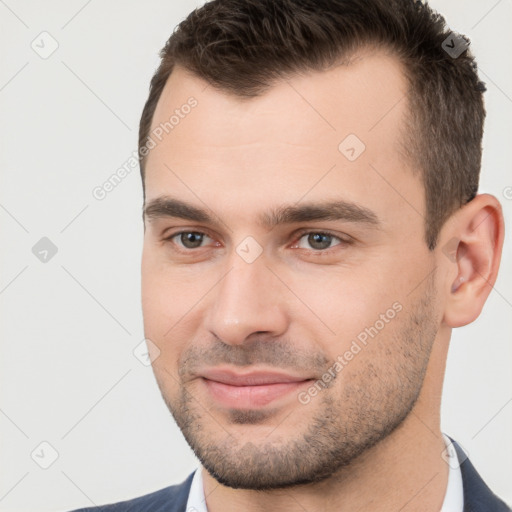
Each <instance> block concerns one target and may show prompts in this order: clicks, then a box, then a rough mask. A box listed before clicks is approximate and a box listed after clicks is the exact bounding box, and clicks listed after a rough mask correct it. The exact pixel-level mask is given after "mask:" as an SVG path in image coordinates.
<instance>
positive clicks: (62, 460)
mask: <svg viewBox="0 0 512 512" xmlns="http://www.w3.org/2000/svg"><path fill="white" fill-rule="evenodd" d="M202 3H203V2H200V1H197V2H196V1H185V0H180V1H177V0H172V1H171V0H167V1H163V0H150V1H145V2H142V1H139V2H134V1H129V2H127V1H124V2H122V1H121V0H110V1H108V2H99V1H97V0H96V1H95V0H92V1H91V0H89V1H84V0H73V1H64V0H54V1H47V2H36V1H34V0H32V1H26V2H22V1H20V0H5V1H3V0H0V20H1V26H0V38H1V48H2V58H1V62H2V65H1V68H0V103H1V117H0V119H1V132H0V141H1V151H0V165H1V170H2V173H1V183H0V193H1V197H0V223H1V226H0V227H1V240H2V249H3V250H2V256H3V259H2V264H1V268H0V302H1V311H2V322H1V334H2V338H1V342H2V348H1V350H2V352H1V354H2V355H1V360H0V364H1V383H0V386H1V387H0V390H1V406H0V429H1V432H0V434H1V437H0V438H1V441H2V442H1V463H2V466H1V467H2V473H1V478H0V510H2V511H31V512H34V511H56V510H68V509H72V508H75V507H78V506H87V505H91V504H93V503H95V504H102V503H105V502H109V501H116V500H120V499H126V498H129V497H134V496H137V495H141V494H144V493H147V492H150V491H153V490H156V489H159V488H161V487H164V486H167V485H169V484H171V483H177V482H181V481H182V480H183V479H184V478H185V477H186V476H187V475H188V474H189V473H190V472H191V471H192V470H193V469H194V468H195V467H196V466H197V461H196V459H195V458H194V456H193V454H192V453H191V451H190V449H189V448H188V446H187V444H186V443H185V441H184V439H183V438H182V436H181V433H180V432H179V430H178V428H177V427H176V426H175V424H174V422H173V420H172V418H171V416H170V414H169V412H168V411H167V409H166V407H165V405H164V403H163V401H162V399H161V397H160V393H159V391H158V388H157V386H156V383H155V381H154V378H153V374H152V371H151V369H150V367H145V366H143V365H142V364H141V363H140V362H139V361H138V360H137V359H136V358H135V357H134V355H133V353H132V351H133V350H134V348H135V347H136V346H137V345H138V344H139V343H140V342H141V340H143V337H144V336H143V326H142V315H141V306H140V297H139V296H140V269H139V267H140V255H141V247H142V233H143V232H142V221H141V204H142V191H141V184H140V178H139V174H138V169H135V170H134V171H132V172H131V173H130V174H129V175H128V176H127V177H126V178H125V179H124V181H123V182H122V183H121V184H120V185H119V186H118V187H117V188H116V189H115V190H114V191H112V192H111V193H110V194H109V195H108V196H107V197H106V198H105V199H104V200H103V201H98V200H96V199H95V198H94V197H93V196H92V190H93V188H94V187H96V186H98V185H101V184H102V183H103V182H104V181H105V180H107V179H108V178H109V176H110V175H111V174H112V173H114V172H115V171H116V169H118V168H119V167H120V166H122V165H123V164H124V163H125V162H126V161H127V160H128V159H129V158H130V156H132V155H133V152H134V151H135V150H136V147H137V129H138V122H139V117H140V114H141V110H142V106H143V104H144V101H145V100H146V97H147V92H148V86H149V81H150V78H151V76H152V73H153V72H154V70H155V68H156V66H157V64H158V55H157V53H158V51H159V50H160V48H161V47H162V46H163V44H164V42H165V41H166V40H167V38H168V37H169V35H170V34H171V31H172V30H173V28H174V27H175V25H176V24H177V23H178V22H179V21H181V20H182V19H183V18H184V17H185V16H186V14H187V13H188V12H189V11H191V10H192V9H193V8H195V7H197V6H198V5H200V4H202ZM432 5H434V6H435V7H436V8H438V9H439V10H440V12H441V13H443V14H444V15H445V16H446V18H447V19H448V22H449V24H450V26H451V28H452V29H453V30H455V31H459V32H463V33H465V34H467V35H469V37H470V38H471V41H472V47H473V51H474V52H475V53H476V55H477V58H478V63H479V68H480V73H481V76H482V78H483V79H484V81H485V82H486V83H487V86H488V92H487V93H486V106H487V110H488V117H487V121H486V132H485V140H484V148H485V150H484V159H483V175H482V180H481V191H485V192H490V193H492V194H494V195H496V196H497V197H498V198H499V199H500V200H501V201H502V203H503V207H504V211H505V217H506V219H508V221H509V222H510V219H511V214H512V200H511V199H510V198H511V197H512V189H510V188H508V189H507V187H511V186H512V176H511V173H510V169H511V163H512V158H511V146H512V145H511V141H510V131H511V120H512V99H511V97H512V73H511V65H510V60H509V52H510V48H511V46H512V45H511V43H512V37H511V30H510V22H511V18H512V17H511V13H512V6H511V0H501V1H495V0H490V1H481V0H478V1H477V0H473V1H463V0H459V1H451V0H450V1H448V0H436V1H433V2H432ZM42 31H47V32H48V33H49V34H51V36H52V37H53V38H54V39H55V40H56V41H57V42H58V45H59V47H58V49H57V50H56V51H55V52H54V53H53V54H52V55H51V56H50V57H49V58H47V59H42V58H41V57H40V56H39V55H38V54H37V53H36V52H35V51H34V50H33V49H32V48H31V42H32V41H33V40H34V39H35V40H36V43H37V44H39V45H40V46H42V45H43V43H41V42H40V41H41V40H40V39H38V35H39V34H40V33H41V32H42ZM46 37H47V36H46ZM38 41H39V43H38ZM49 44H50V43H49V40H48V39H47V40H46V42H45V43H44V45H45V48H46V49H48V48H49ZM507 191H508V194H507ZM506 196H508V198H507V197H506ZM509 235H510V232H509ZM44 236H46V237H48V238H49V239H50V240H51V241H52V242H53V243H54V244H55V245H56V246H57V248H58V252H57V254H56V255H55V256H54V257H53V258H52V259H50V260H49V261H48V262H47V263H42V262H41V261H39V259H37V258H36V257H35V256H34V254H33V253H32V247H33V246H34V245H35V244H36V242H38V241H39V240H40V239H41V238H42V237H44ZM511 239H512V237H510V236H509V237H508V239H507V240H506V242H505V249H504V254H503V262H502V268H501V271H500V275H499V278H498V282H497V283H496V286H495V290H494V291H493V292H492V293H491V295H490V297H489V300H488V302H487V304H486V306H485V308H484V311H483V313H482V315H481V316H480V318H479V319H478V320H477V322H476V323H474V324H472V325H470V326H467V327H464V328H461V329H458V330H456V331H455V332H454V335H453V338H452V346H451V348H450V354H449V358H448V365H447V374H446V381H445V389H444V401H443V407H442V414H443V421H442V428H443V431H444V432H446V433H447V434H449V435H451V436H452V437H454V438H455V439H457V440H458V441H459V442H460V443H461V444H462V446H463V447H464V448H465V449H466V451H467V452H468V453H469V455H470V457H471V460H472V462H473V463H474V464H475V466H476V467H477V469H478V470H479V471H480V473H481V474H482V476H483V477H484V479H485V480H486V481H487V483H488V484H489V485H490V487H491V488H492V489H493V490H494V491H495V492H496V493H498V494H500V495H501V496H502V497H503V498H504V499H506V500H507V501H508V502H509V503H512V482H511V475H512V439H511V432H512V403H511V402H512V377H511V371H510V365H511V361H512V348H511V343H510V341H511V335H510V332H511V327H512V314H511V313H512V294H511V289H512V273H511V267H510V261H511ZM43 441H46V442H48V443H50V444H51V445H52V446H53V447H54V449H55V450H56V451H57V452H58V459H57V460H56V461H55V462H54V463H53V464H52V465H51V466H50V467H49V468H48V469H42V468H41V467H39V465H38V464H37V463H36V462H35V461H34V460H33V459H32V458H31V453H32V452H33V451H34V450H36V452H35V455H34V458H35V459H36V460H37V461H38V462H40V463H44V462H45V461H46V462H49V461H50V459H49V457H50V456H51V450H49V449H48V448H44V446H43V447H42V448H41V447H40V443H41V442H43ZM38 447H39V448H38ZM418 463H421V461H418Z"/></svg>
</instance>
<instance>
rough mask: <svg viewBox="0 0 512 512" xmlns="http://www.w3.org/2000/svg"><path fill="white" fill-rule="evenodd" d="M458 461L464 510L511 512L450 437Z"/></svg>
mask: <svg viewBox="0 0 512 512" xmlns="http://www.w3.org/2000/svg"><path fill="white" fill-rule="evenodd" d="M450 440H451V441H452V443H453V446H454V447H455V450H456V452H457V457H458V458H459V463H460V472H461V476H462V487H463V492H464V512H488V511H491V510H492V511H493V512H512V510H511V509H510V507H509V506H508V505H507V504H506V503H505V502H504V501H503V500H501V499H500V498H499V497H498V496H496V494H494V493H493V492H492V491H491V489H489V487H488V486H487V484H486V483H485V482H484V480H483V479H482V477H481V476H480V475H479V474H478V471H477V470H476V469H475V467H474V466H473V464H471V462H470V460H469V459H468V457H467V455H466V454H465V453H464V450H463V449H462V448H461V447H460V446H459V445H458V444H457V442H456V441H454V440H453V439H452V438H451V437H450Z"/></svg>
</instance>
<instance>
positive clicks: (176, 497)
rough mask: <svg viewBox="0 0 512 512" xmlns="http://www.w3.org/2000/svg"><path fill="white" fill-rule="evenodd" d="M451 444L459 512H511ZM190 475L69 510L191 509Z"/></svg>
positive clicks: (171, 511) (140, 511) (142, 511)
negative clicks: (149, 489)
mask: <svg viewBox="0 0 512 512" xmlns="http://www.w3.org/2000/svg"><path fill="white" fill-rule="evenodd" d="M452 441H453V439H452ZM453 445H454V446H455V449H456V451H457V456H458V457H459V460H463V459H465V460H464V462H463V463H462V464H461V465H460V471H461V474H462V485H463V488H464V511H463V512H511V510H512V509H510V507H508V506H507V505H506V504H505V503H504V502H503V501H502V500H501V499H500V498H498V497H497V496H496V495H495V494H494V493H493V492H492V491H491V490H490V489H489V487H487V485H486V484H485V482H484V481H483V480H482V478H481V477H480V475H479V474H478V473H477V471H476V469H475V468H474V467H473V464H471V462H470V461H469V459H468V458H465V457H466V455H465V454H464V452H463V451H462V449H461V447H460V446H459V445H458V444H457V443H456V442H455V441H453ZM193 476H194V473H192V474H190V475H189V476H188V478H187V479H186V480H185V481H184V482H183V483H181V484H178V485H171V486H169V487H166V488H165V489H160V490H159V491H156V492H152V493H151V494H146V495H145V496H141V497H140V498H135V499H132V500H128V501H121V502H119V503H113V504H111V505H103V506H100V507H91V508H81V509H79V510H75V511H73V512H94V511H96V512H191V511H186V510H185V509H186V506H187V500H188V493H189V490H190V485H191V483H192V478H193ZM192 512H193V511H192Z"/></svg>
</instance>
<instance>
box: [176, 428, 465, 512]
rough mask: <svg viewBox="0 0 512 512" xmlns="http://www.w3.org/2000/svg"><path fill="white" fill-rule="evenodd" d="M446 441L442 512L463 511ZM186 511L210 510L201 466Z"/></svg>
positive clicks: (449, 444) (459, 483)
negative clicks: (444, 487)
mask: <svg viewBox="0 0 512 512" xmlns="http://www.w3.org/2000/svg"><path fill="white" fill-rule="evenodd" d="M443 437H444V440H445V443H446V452H444V455H445V460H446V462H447V463H448V465H449V468H450V469H449V472H448V485H447V486H446V493H445V496H444V501H443V506H442V507H441V510H440V512H463V508H464V494H463V488H462V475H461V473H460V464H459V459H458V457H457V452H456V451H455V447H454V446H453V444H452V442H451V441H450V439H449V438H448V436H446V435H445V434H443ZM186 512H208V508H207V507H206V500H205V497H204V489H203V476H202V474H201V468H198V469H197V470H196V472H195V474H194V478H193V479H192V485H191V486H190V492H189V495H188V501H187V509H186Z"/></svg>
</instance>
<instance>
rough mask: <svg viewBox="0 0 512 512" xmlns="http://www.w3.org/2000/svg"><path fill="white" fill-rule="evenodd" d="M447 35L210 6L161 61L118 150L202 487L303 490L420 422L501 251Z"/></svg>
mask: <svg viewBox="0 0 512 512" xmlns="http://www.w3.org/2000/svg"><path fill="white" fill-rule="evenodd" d="M449 35H450V31H449V29H448V28H447V27H446V26H445V23H444V20H443V18H442V17H440V16H439V15H437V14H436V13H434V12H433V11H431V9H430V8H429V7H428V6H426V5H424V4H422V3H420V2H413V1H408V0H401V1H399V0H396V1H384V0H382V1H381V0H373V1H371V2H366V3H364V4H363V3H361V2H358V1H356V0H332V1H328V0H323V1H317V0H316V1H314V2H313V1H311V2H309V1H306V2H304V1H300V2H299V1H295V0H279V1H275V0H268V1H267V0H214V1H212V2H209V3H207V4H205V5H204V6H203V7H201V8H200V9H197V10H196V11H194V12H193V13H191V14H190V15H189V16H188V17H187V19H185V20H184V21H183V22H182V23H181V24H180V25H179V27H178V28H177V30H176V31H175V32H174V33H173V35H172V36H171V37H170V39H169V40H168V42H167V43H166V45H165V47H164V48H163V50H162V52H161V57H162V62H161V65H160V66H159V68H158V70H157V72H156V73H155V75H154V77H153V79H152V81H151V89H150V95H149V98H148V100H147V102H146V105H145V107H144V111H143V114H142V118H141V124H140V134H139V154H140V157H141V172H142V179H143V186H144V201H145V204H144V208H145V209H144V222H145V239H144V252H143V262H142V263H143V265H142V278H143V281H142V286H143V288H142V294H143V295H142V299H143V313H144V327H145V334H146V337H147V338H148V339H149V340H151V344H150V345H151V346H150V349H151V348H153V349H154V351H155V354H158V357H155V358H154V361H153V368H154V371H155V375H156V378H157V382H158V385H159V386H160V390H161V392H162V395H163V397H164V400H165V401H166V403H167V404H168V406H169V408H170V410H171V412H172V414H173V415H174V418H175V419H176V421H177V423H178V425H179V426H180V428H181V429H182V431H183V433H184V435H185V438H186V439H187V441H188V442H189V444H190V445H191V446H192V448H193V449H194V451H195V453H196V455H197V456H198V457H199V459H200V460H201V462H202V463H203V465H204V466H205V467H206V469H207V470H208V471H209V472H210V473H211V474H212V475H213V476H215V478H217V480H218V481H219V482H221V483H224V484H226V485H229V486H232V487H244V488H251V489H270V488H278V487H286V486H291V485H298V484H305V483H308V482H315V481H319V480H323V479H326V478H328V477H329V476H332V475H334V474H335V473H336V472H338V471H340V470H341V469H342V468H343V467H347V466H349V465H350V464H352V463H353V462H354V461H355V460H356V459H357V458H358V457H360V456H361V455H362V454H364V453H366V452H368V451H369V450H371V449H372V448H373V447H375V446H377V445H378V444H379V442H381V441H382V440H384V439H386V438H387V437H388V436H390V435H391V434H392V433H393V432H394V431H396V429H397V427H398V426H400V425H402V424H403V423H404V422H405V421H406V420H407V418H408V417H409V415H410V413H411V411H412V410H413V409H414V408H418V407H423V408H424V410H423V413H424V414H429V415H431V416H432V417H433V418H436V415H437V414H438V411H437V410H436V407H437V406H438V405H439V404H438V403H437V405H436V401H435V400H431V397H432V396H439V395H440V391H441V386H442V376H443V372H444V359H443V356H445V355H446V350H447V346H448V340H449V333H450V329H451V328H452V327H457V326H459V325H465V324H466V323H469V322H471V321H472V320H474V319H475V318H476V317H477V316H478V314H479V312H480V310H481V308H482V306H483V303H484V302H485V299H486V297H487V295H488V293H489V291H490V287H491V286H492V284H493V282H494V280H495V278H496V273H497V267H498V264H499V253H500V251H501V244H502V236H503V229H502V217H501V212H500V209H499V204H498V203H497V201H496V200H495V199H494V198H493V197H492V196H488V195H480V196H477V195H476V194H477V188H478V176H479V171H480V159H481V139H482V131H483V120H484V107H483V99H482V93H483V91H484V86H483V84H482V83H481V82H480V81H479V79H478V76H477V74H476V66H475V63H474V59H473V57H472V56H471V55H470V53H469V51H468V50H465V51H464V52H462V54H461V55H460V56H459V57H457V58H453V57H451V56H450V55H449V54H448V53H447V52H446V51H445V50H444V49H443V43H444V41H445V40H446V39H447V38H448V37H449ZM173 118H174V120H173ZM461 278H462V280H461ZM157 349H158V350H157ZM226 379H227V380H228V381H229V380H230V379H231V384H233V379H234V380H235V381H236V383H237V384H241V383H244V384H246V386H233V385H228V384H227V383H226ZM261 379H263V380H265V379H267V380H268V379H274V381H273V383H272V384H268V382H267V384H268V385H261V386H256V385H257V384H263V382H262V381H261ZM276 380H278V381H281V382H280V383H279V384H276V382H275V381H276ZM283 380H284V381H286V382H282V381H283ZM265 382H266V381H265ZM247 384H254V385H247ZM239 388H246V389H243V390H242V389H239ZM249 388H250V389H249ZM434 421H435V420H434Z"/></svg>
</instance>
